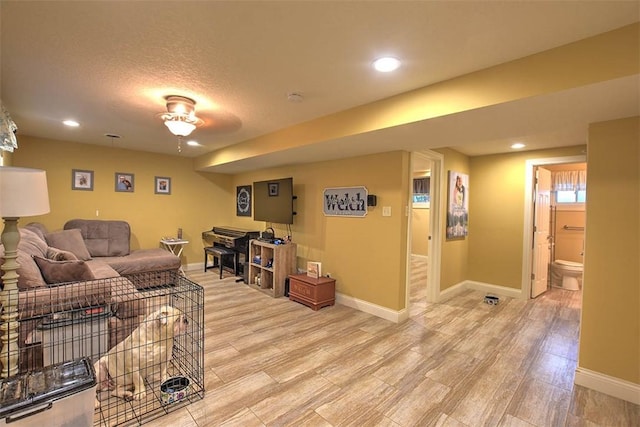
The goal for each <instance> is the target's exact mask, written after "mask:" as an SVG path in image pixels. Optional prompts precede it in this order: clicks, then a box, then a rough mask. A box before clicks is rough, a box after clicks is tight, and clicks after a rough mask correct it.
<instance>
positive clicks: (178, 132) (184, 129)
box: [164, 120, 196, 136]
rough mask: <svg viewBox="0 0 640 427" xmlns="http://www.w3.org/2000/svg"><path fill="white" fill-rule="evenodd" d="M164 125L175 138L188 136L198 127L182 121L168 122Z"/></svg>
mask: <svg viewBox="0 0 640 427" xmlns="http://www.w3.org/2000/svg"><path fill="white" fill-rule="evenodd" d="M164 124H165V125H166V126H167V127H168V128H169V131H171V133H172V134H174V135H175V136H187V135H189V134H190V133H191V132H193V130H194V129H195V128H196V125H194V124H192V123H189V122H185V121H182V120H167V121H165V122H164Z"/></svg>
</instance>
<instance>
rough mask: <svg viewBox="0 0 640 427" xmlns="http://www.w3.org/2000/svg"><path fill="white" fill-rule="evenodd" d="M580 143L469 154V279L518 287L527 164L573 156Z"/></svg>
mask: <svg viewBox="0 0 640 427" xmlns="http://www.w3.org/2000/svg"><path fill="white" fill-rule="evenodd" d="M582 150H584V146H575V147H567V148H561V149H555V150H540V151H526V152H520V153H509V154H498V155H492V156H480V157H472V158H471V160H470V165H471V167H470V170H471V172H470V176H469V187H470V189H469V237H468V240H469V256H468V279H469V280H474V281H478V282H484V283H491V284H494V285H499V286H505V287H508V288H514V289H520V288H521V287H522V257H523V253H522V248H523V235H522V232H523V229H524V192H525V188H524V187H525V169H526V168H525V166H526V164H525V162H526V161H527V160H530V159H540V158H547V157H563V156H575V155H579V154H581V151H582Z"/></svg>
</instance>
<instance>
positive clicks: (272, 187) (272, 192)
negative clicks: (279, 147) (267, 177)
mask: <svg viewBox="0 0 640 427" xmlns="http://www.w3.org/2000/svg"><path fill="white" fill-rule="evenodd" d="M279 187H280V186H279V185H278V183H277V182H270V183H269V197H277V196H278V193H279V190H280V188H279Z"/></svg>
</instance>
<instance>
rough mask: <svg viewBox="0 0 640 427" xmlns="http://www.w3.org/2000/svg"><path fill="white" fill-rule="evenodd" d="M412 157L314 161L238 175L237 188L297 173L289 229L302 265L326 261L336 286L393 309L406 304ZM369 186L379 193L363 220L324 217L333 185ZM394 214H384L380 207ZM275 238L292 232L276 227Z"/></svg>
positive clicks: (240, 223)
mask: <svg viewBox="0 0 640 427" xmlns="http://www.w3.org/2000/svg"><path fill="white" fill-rule="evenodd" d="M408 165H409V154H408V153H406V152H390V153H383V154H374V155H369V156H362V157H357V158H352V159H342V160H332V161H327V162H316V163H308V164H303V165H296V166H290V167H281V168H273V169H266V170H260V171H256V172H252V173H243V174H238V175H235V176H234V177H233V184H232V185H233V186H234V188H235V186H238V185H249V184H251V183H252V182H254V181H261V180H266V179H276V178H284V177H289V176H292V177H293V186H294V187H293V188H294V193H295V195H296V196H297V197H298V198H297V199H296V201H295V203H294V207H295V209H296V211H297V215H296V216H295V218H294V224H293V225H292V226H291V230H292V236H293V240H294V241H295V242H296V243H297V244H298V267H299V268H306V262H307V261H319V262H321V263H322V272H323V274H324V273H327V272H328V273H330V274H331V277H333V278H335V279H336V291H337V292H340V293H342V294H344V295H348V296H351V297H354V298H358V299H362V300H365V301H368V302H371V303H373V304H377V305H380V306H383V307H387V308H390V309H393V310H399V309H402V308H404V301H405V275H406V255H405V252H406V245H407V239H406V236H407V216H406V214H405V206H406V205H407V202H408V198H407V196H406V195H407V194H408V191H409V189H408V185H409V179H408V174H409V169H408V167H409V166H408ZM349 186H365V187H367V191H368V192H369V194H375V195H376V196H377V197H378V204H377V206H375V207H369V208H368V213H367V215H366V216H365V217H364V218H343V217H329V216H324V214H323V210H322V202H323V199H322V193H323V190H324V189H325V188H327V187H349ZM383 206H390V207H391V216H390V217H383V216H382V207H383ZM232 222H233V225H235V226H237V227H243V228H257V229H259V230H262V229H264V228H265V227H266V226H267V224H265V223H264V222H254V221H253V220H252V219H251V218H244V217H234V218H233V221H232ZM274 228H275V229H276V235H277V236H284V235H286V234H288V231H287V230H286V228H284V227H283V226H275V227H274Z"/></svg>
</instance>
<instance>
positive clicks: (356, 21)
mask: <svg viewBox="0 0 640 427" xmlns="http://www.w3.org/2000/svg"><path fill="white" fill-rule="evenodd" d="M639 4H640V3H639V2H637V1H623V2H616V1H603V2H597V1H546V2H541V1H508V2H507V1H472V2H459V1H449V2H444V1H442V2H440V1H438V2H436V1H282V2H277V1H83V2H77V1H6V0H2V1H1V2H0V14H1V19H2V21H1V27H0V29H1V36H2V38H1V75H0V77H1V90H2V92H1V97H2V101H3V103H4V104H5V106H6V107H7V109H8V110H9V112H10V113H11V115H12V117H13V119H14V120H15V121H16V123H17V124H18V127H19V134H25V135H32V136H37V137H45V138H53V139H60V140H67V141H76V142H82V143H89V144H103V145H113V146H117V147H123V148H130V149H134V150H142V151H151V152H161V153H168V154H176V153H177V150H176V146H177V143H176V142H177V139H176V138H175V137H174V136H172V135H171V134H170V133H169V132H168V131H167V129H166V128H165V127H164V126H163V124H162V122H161V121H160V120H159V119H158V118H157V114H158V113H160V112H163V111H165V105H164V97H165V96H167V95H171V94H179V95H185V96H189V97H192V98H193V99H195V100H196V102H197V106H196V108H197V112H198V115H199V116H201V117H202V118H203V119H204V120H205V124H204V125H203V126H202V127H201V128H199V129H197V130H196V131H195V132H194V133H193V134H192V137H193V139H195V140H197V141H198V142H199V143H200V144H202V147H198V148H192V147H188V148H185V149H183V152H182V153H181V155H183V156H190V157H193V156H198V155H201V154H204V153H206V152H210V151H214V150H216V149H219V148H222V147H224V146H228V145H232V144H235V143H238V142H242V141H245V140H247V139H251V138H254V137H257V136H260V135H264V134H267V133H270V132H273V131H276V130H278V129H282V128H285V127H288V126H291V125H293V124H296V123H301V122H304V121H307V120H311V119H314V118H317V117H321V116H325V115H328V114H332V113H335V112H338V111H342V110H346V109H349V108H352V107H355V106H358V105H362V104H366V103H370V102H372V101H376V100H380V99H384V98H387V97H390V96H393V95H397V94H399V93H403V92H406V91H409V90H412V89H415V88H419V87H424V86H427V85H429V84H433V83H435V82H439V81H443V80H447V79H450V78H453V77H456V76H460V75H463V74H466V73H469V72H472V71H476V70H479V69H483V68H486V67H488V66H492V65H495V64H499V63H503V62H505V61H509V60H513V59H516V58H520V57H523V56H527V55H530V54H533V53H536V52H540V51H542V50H546V49H549V48H553V47H556V46H560V45H563V44H567V43H570V42H573V41H576V40H579V39H583V38H585V37H589V36H592V35H595V34H599V33H602V32H605V31H608V30H612V29H615V28H619V27H621V26H624V25H627V24H630V23H633V22H637V21H639V20H640V12H639ZM385 54H392V55H394V56H397V57H399V58H401V59H402V61H403V65H402V67H401V68H400V69H399V70H398V71H397V72H395V73H391V74H378V73H375V72H373V71H372V70H371V61H372V59H374V58H375V57H378V56H381V55H385ZM637 82H638V79H637V78H635V79H628V80H623V81H618V82H617V83H615V82H614V83H611V87H610V88H609V87H607V86H602V87H599V88H597V87H596V88H584V91H582V90H576V91H573V92H571V91H570V92H568V93H566V94H561V95H557V96H555V97H554V96H548V97H542V98H539V99H535V100H530V101H527V102H523V103H520V104H518V105H510V106H509V109H508V108H506V106H505V107H500V106H498V107H495V108H489V109H484V111H479V112H470V113H468V114H462V115H460V116H459V117H451V118H449V119H448V120H444V121H437V122H433V123H428V122H427V123H423V124H418V125H408V126H406V127H403V128H404V129H393V130H389V131H388V132H389V133H394V135H396V136H402V138H403V141H406V143H399V144H396V145H394V147H392V149H399V148H405V149H419V148H426V146H425V145H422V144H420V143H418V142H416V141H419V140H420V132H423V131H424V127H431V128H432V129H433V130H436V131H439V132H445V131H448V132H454V133H455V132H458V133H460V131H459V129H460V128H461V127H462V128H464V125H471V124H476V123H480V122H479V121H480V120H482V123H484V125H483V129H482V130H481V132H480V134H481V135H476V136H475V137H474V138H473V141H472V140H471V137H472V135H462V134H461V135H460V138H459V141H461V143H456V144H455V145H453V146H455V147H456V148H457V149H459V150H460V151H462V152H466V153H467V154H470V155H478V154H487V153H493V152H502V151H505V149H506V148H505V146H506V145H505V144H506V143H507V142H509V141H510V140H512V139H513V138H518V137H528V138H529V140H530V141H531V145H530V148H543V147H551V146H561V145H564V146H566V145H576V144H584V143H585V129H586V127H585V126H586V122H585V120H586V119H589V120H593V119H595V120H598V119H600V118H602V117H605V118H616V117H619V116H616V115H617V114H628V113H629V111H631V112H633V111H634V109H635V111H637V108H638V98H637ZM634 88H635V89H636V94H635V97H634V96H633V94H631V95H630V94H629V93H628V92H629V90H630V89H631V90H633V89H634ZM605 89H612V90H617V91H619V92H621V95H622V98H621V101H620V102H617V101H616V102H605V103H600V104H601V105H597V106H591V107H584V108H580V109H579V110H580V111H581V112H582V113H583V114H574V113H571V111H574V110H573V108H574V107H575V106H576V105H575V104H574V102H581V103H584V102H587V103H593V101H594V100H597V99H598V98H594V97H598V96H602V95H605V97H606V96H607V93H608V92H606V91H605ZM289 92H298V93H301V94H302V95H303V96H304V101H303V102H300V103H292V102H290V101H288V100H287V94H288V93H289ZM565 95H566V96H565ZM550 106H553V108H556V107H558V108H562V109H563V111H564V109H566V110H567V111H566V115H568V117H569V118H570V120H566V121H565V122H566V123H557V122H558V121H559V119H560V118H562V117H564V116H561V115H553V116H551V117H550V116H548V115H544V114H541V112H544V111H549V108H550ZM583 110H585V111H583ZM509 111H511V113H509ZM518 113H522V114H533V115H534V116H536V117H537V119H539V120H538V121H537V124H536V125H535V126H534V125H532V124H531V123H530V122H529V121H526V120H521V117H522V116H519V115H517V114H518ZM505 114H507V115H509V117H511V116H513V122H512V123H509V125H508V126H506V129H505V126H504V117H505V116H504V115H505ZM538 116H540V117H538ZM66 118H74V119H76V120H77V121H79V122H80V123H81V126H80V127H79V128H74V129H71V128H67V127H64V126H62V125H61V123H60V122H61V121H62V120H63V119H66ZM463 133H464V132H463ZM105 134H117V135H120V136H121V137H122V138H120V139H119V140H115V141H114V140H111V139H110V138H108V137H106V136H105ZM388 136H389V135H388V134H386V133H385V132H379V133H376V132H374V133H372V134H370V135H362V136H359V137H355V138H354V141H353V148H352V149H351V150H352V152H353V153H355V154H362V153H363V152H366V151H370V152H374V151H385V149H391V148H390V147H386V146H385V145H384V140H388ZM448 140H456V139H451V138H448ZM456 141H457V140H456ZM341 142H344V141H327V143H326V144H319V145H316V146H313V147H309V148H308V150H312V152H315V153H316V157H315V158H318V159H321V158H330V157H336V156H337V155H338V154H337V153H336V149H337V148H336V147H340V146H342V147H344V144H342V145H341V144H340V143H341ZM310 152H311V151H308V152H305V150H302V149H296V150H291V151H288V152H285V153H282V154H279V155H274V156H266V157H263V158H261V159H255V160H254V161H253V162H255V164H253V163H251V162H250V161H247V162H245V163H239V164H236V165H234V166H233V167H229V168H228V169H227V170H224V168H221V169H220V170H219V171H221V172H237V171H241V170H246V169H248V168H255V167H267V166H270V165H275V164H288V163H295V162H297V161H300V159H301V158H303V157H304V158H309V153H310ZM339 153H340V154H339V155H349V154H351V152H346V151H344V150H341V151H340V150H339Z"/></svg>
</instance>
